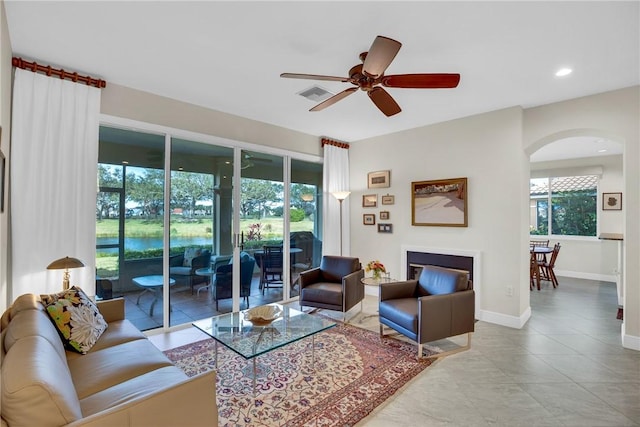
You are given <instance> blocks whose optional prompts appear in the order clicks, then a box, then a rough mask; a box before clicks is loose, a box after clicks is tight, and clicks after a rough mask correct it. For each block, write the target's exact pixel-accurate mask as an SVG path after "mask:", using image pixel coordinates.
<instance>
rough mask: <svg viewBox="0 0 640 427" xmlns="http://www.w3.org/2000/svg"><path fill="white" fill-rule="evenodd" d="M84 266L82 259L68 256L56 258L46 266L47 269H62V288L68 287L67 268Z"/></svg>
mask: <svg viewBox="0 0 640 427" xmlns="http://www.w3.org/2000/svg"><path fill="white" fill-rule="evenodd" d="M78 267H84V264H83V263H82V261H80V260H79V259H77V258H70V257H68V256H66V257H64V258H60V259H57V260H55V261H53V262H52V263H51V264H49V265H48V266H47V270H62V269H64V275H63V276H62V289H63V290H65V291H66V290H67V289H69V269H70V268H78Z"/></svg>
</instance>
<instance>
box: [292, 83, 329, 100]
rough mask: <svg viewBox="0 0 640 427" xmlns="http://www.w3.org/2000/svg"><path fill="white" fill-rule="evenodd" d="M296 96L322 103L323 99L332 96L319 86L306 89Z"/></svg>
mask: <svg viewBox="0 0 640 427" xmlns="http://www.w3.org/2000/svg"><path fill="white" fill-rule="evenodd" d="M298 95H300V96H303V97H305V98H307V99H308V100H309V101H313V102H322V101H324V100H325V99H329V98H331V97H332V96H333V95H334V94H333V93H331V92H329V91H328V90H326V89H323V88H321V87H320V86H311V87H310V88H308V89H305V90H303V91H301V92H298Z"/></svg>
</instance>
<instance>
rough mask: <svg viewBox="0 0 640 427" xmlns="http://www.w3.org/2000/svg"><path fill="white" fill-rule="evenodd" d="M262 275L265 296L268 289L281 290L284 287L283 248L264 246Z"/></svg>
mask: <svg viewBox="0 0 640 427" xmlns="http://www.w3.org/2000/svg"><path fill="white" fill-rule="evenodd" d="M263 252H264V253H263V255H262V266H261V274H260V288H261V289H262V294H263V295H264V290H265V289H267V288H281V287H282V286H283V268H282V263H283V261H284V258H283V257H282V246H264V247H263Z"/></svg>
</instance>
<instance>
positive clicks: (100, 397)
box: [80, 366, 215, 417]
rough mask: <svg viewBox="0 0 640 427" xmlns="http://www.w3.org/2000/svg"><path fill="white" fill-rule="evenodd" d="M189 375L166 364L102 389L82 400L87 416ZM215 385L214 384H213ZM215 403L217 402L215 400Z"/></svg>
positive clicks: (169, 384)
mask: <svg viewBox="0 0 640 427" xmlns="http://www.w3.org/2000/svg"><path fill="white" fill-rule="evenodd" d="M187 379H188V377H187V375H186V374H185V373H184V372H183V371H182V370H181V369H179V368H177V367H175V366H166V367H164V368H160V369H156V370H154V371H151V372H147V373H146V374H142V375H138V376H137V377H135V378H131V379H129V380H127V381H123V382H121V383H119V384H116V385H114V386H113V387H109V388H107V389H105V390H101V391H99V392H97V393H94V394H92V395H90V396H87V397H85V398H84V399H82V400H80V407H81V408H82V413H83V414H84V416H85V417H87V416H89V415H92V414H95V413H98V412H100V411H104V410H107V409H109V408H113V407H115V406H117V405H120V404H123V403H127V402H128V401H131V400H134V399H137V398H139V397H140V396H147V395H149V394H152V393H156V392H157V391H158V390H164V389H168V388H170V387H173V386H174V384H176V383H179V382H182V381H186V380H187ZM212 387H213V384H212ZM213 403H214V404H215V402H213Z"/></svg>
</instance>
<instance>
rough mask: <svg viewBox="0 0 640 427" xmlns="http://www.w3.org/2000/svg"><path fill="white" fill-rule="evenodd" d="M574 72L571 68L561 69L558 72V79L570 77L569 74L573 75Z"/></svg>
mask: <svg viewBox="0 0 640 427" xmlns="http://www.w3.org/2000/svg"><path fill="white" fill-rule="evenodd" d="M572 72H573V70H572V69H571V68H567V67H564V68H560V69H559V70H558V71H556V77H565V76H568V75H569V74H571V73H572Z"/></svg>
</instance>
